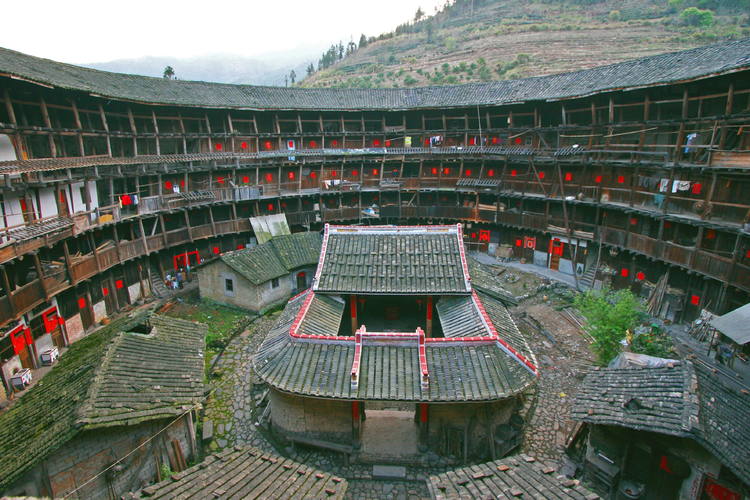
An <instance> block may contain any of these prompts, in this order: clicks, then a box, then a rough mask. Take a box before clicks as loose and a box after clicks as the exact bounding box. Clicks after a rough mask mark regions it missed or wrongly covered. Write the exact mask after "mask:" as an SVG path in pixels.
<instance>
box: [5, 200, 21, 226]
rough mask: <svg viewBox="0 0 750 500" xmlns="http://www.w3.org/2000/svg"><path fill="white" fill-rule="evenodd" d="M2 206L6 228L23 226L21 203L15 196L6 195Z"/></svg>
mask: <svg viewBox="0 0 750 500" xmlns="http://www.w3.org/2000/svg"><path fill="white" fill-rule="evenodd" d="M3 206H4V208H5V218H6V219H7V220H8V226H7V227H11V226H17V225H19V224H23V215H22V214H21V202H20V201H19V199H18V195H17V194H13V193H7V194H6V195H5V199H4V200H3ZM3 222H4V221H3Z"/></svg>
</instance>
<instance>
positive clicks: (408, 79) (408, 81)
mask: <svg viewBox="0 0 750 500" xmlns="http://www.w3.org/2000/svg"><path fill="white" fill-rule="evenodd" d="M418 81H419V80H417V79H416V78H414V77H413V76H411V75H406V78H404V85H407V86H409V85H414V84H415V83H417V82H418Z"/></svg>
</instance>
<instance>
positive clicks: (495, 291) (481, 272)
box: [467, 257, 517, 304]
mask: <svg viewBox="0 0 750 500" xmlns="http://www.w3.org/2000/svg"><path fill="white" fill-rule="evenodd" d="M467 264H468V267H469V274H470V275H471V286H472V288H474V289H475V290H478V291H480V292H483V293H485V294H487V295H490V296H492V297H494V298H496V299H499V300H502V301H504V302H506V303H510V304H516V303H517V300H516V298H515V295H513V293H511V292H510V291H509V290H506V289H505V288H503V286H502V284H501V282H500V280H499V279H498V277H497V276H496V275H495V273H493V272H492V270H491V268H490V267H489V266H485V265H484V264H481V263H480V262H478V261H477V260H476V259H475V258H473V257H468V258H467Z"/></svg>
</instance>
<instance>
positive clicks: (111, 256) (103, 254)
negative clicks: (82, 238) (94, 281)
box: [97, 246, 120, 271]
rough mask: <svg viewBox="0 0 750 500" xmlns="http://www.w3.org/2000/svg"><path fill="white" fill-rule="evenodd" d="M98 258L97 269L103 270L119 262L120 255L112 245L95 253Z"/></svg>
mask: <svg viewBox="0 0 750 500" xmlns="http://www.w3.org/2000/svg"><path fill="white" fill-rule="evenodd" d="M97 257H98V259H99V270H100V271H104V270H105V269H109V268H110V267H112V266H114V265H116V264H119V263H120V256H119V255H117V247H115V246H112V247H109V248H106V249H104V250H102V251H100V252H99V253H98V255H97Z"/></svg>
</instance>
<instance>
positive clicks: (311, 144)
mask: <svg viewBox="0 0 750 500" xmlns="http://www.w3.org/2000/svg"><path fill="white" fill-rule="evenodd" d="M317 147H318V143H317V142H315V141H310V149H315V148H317Z"/></svg>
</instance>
